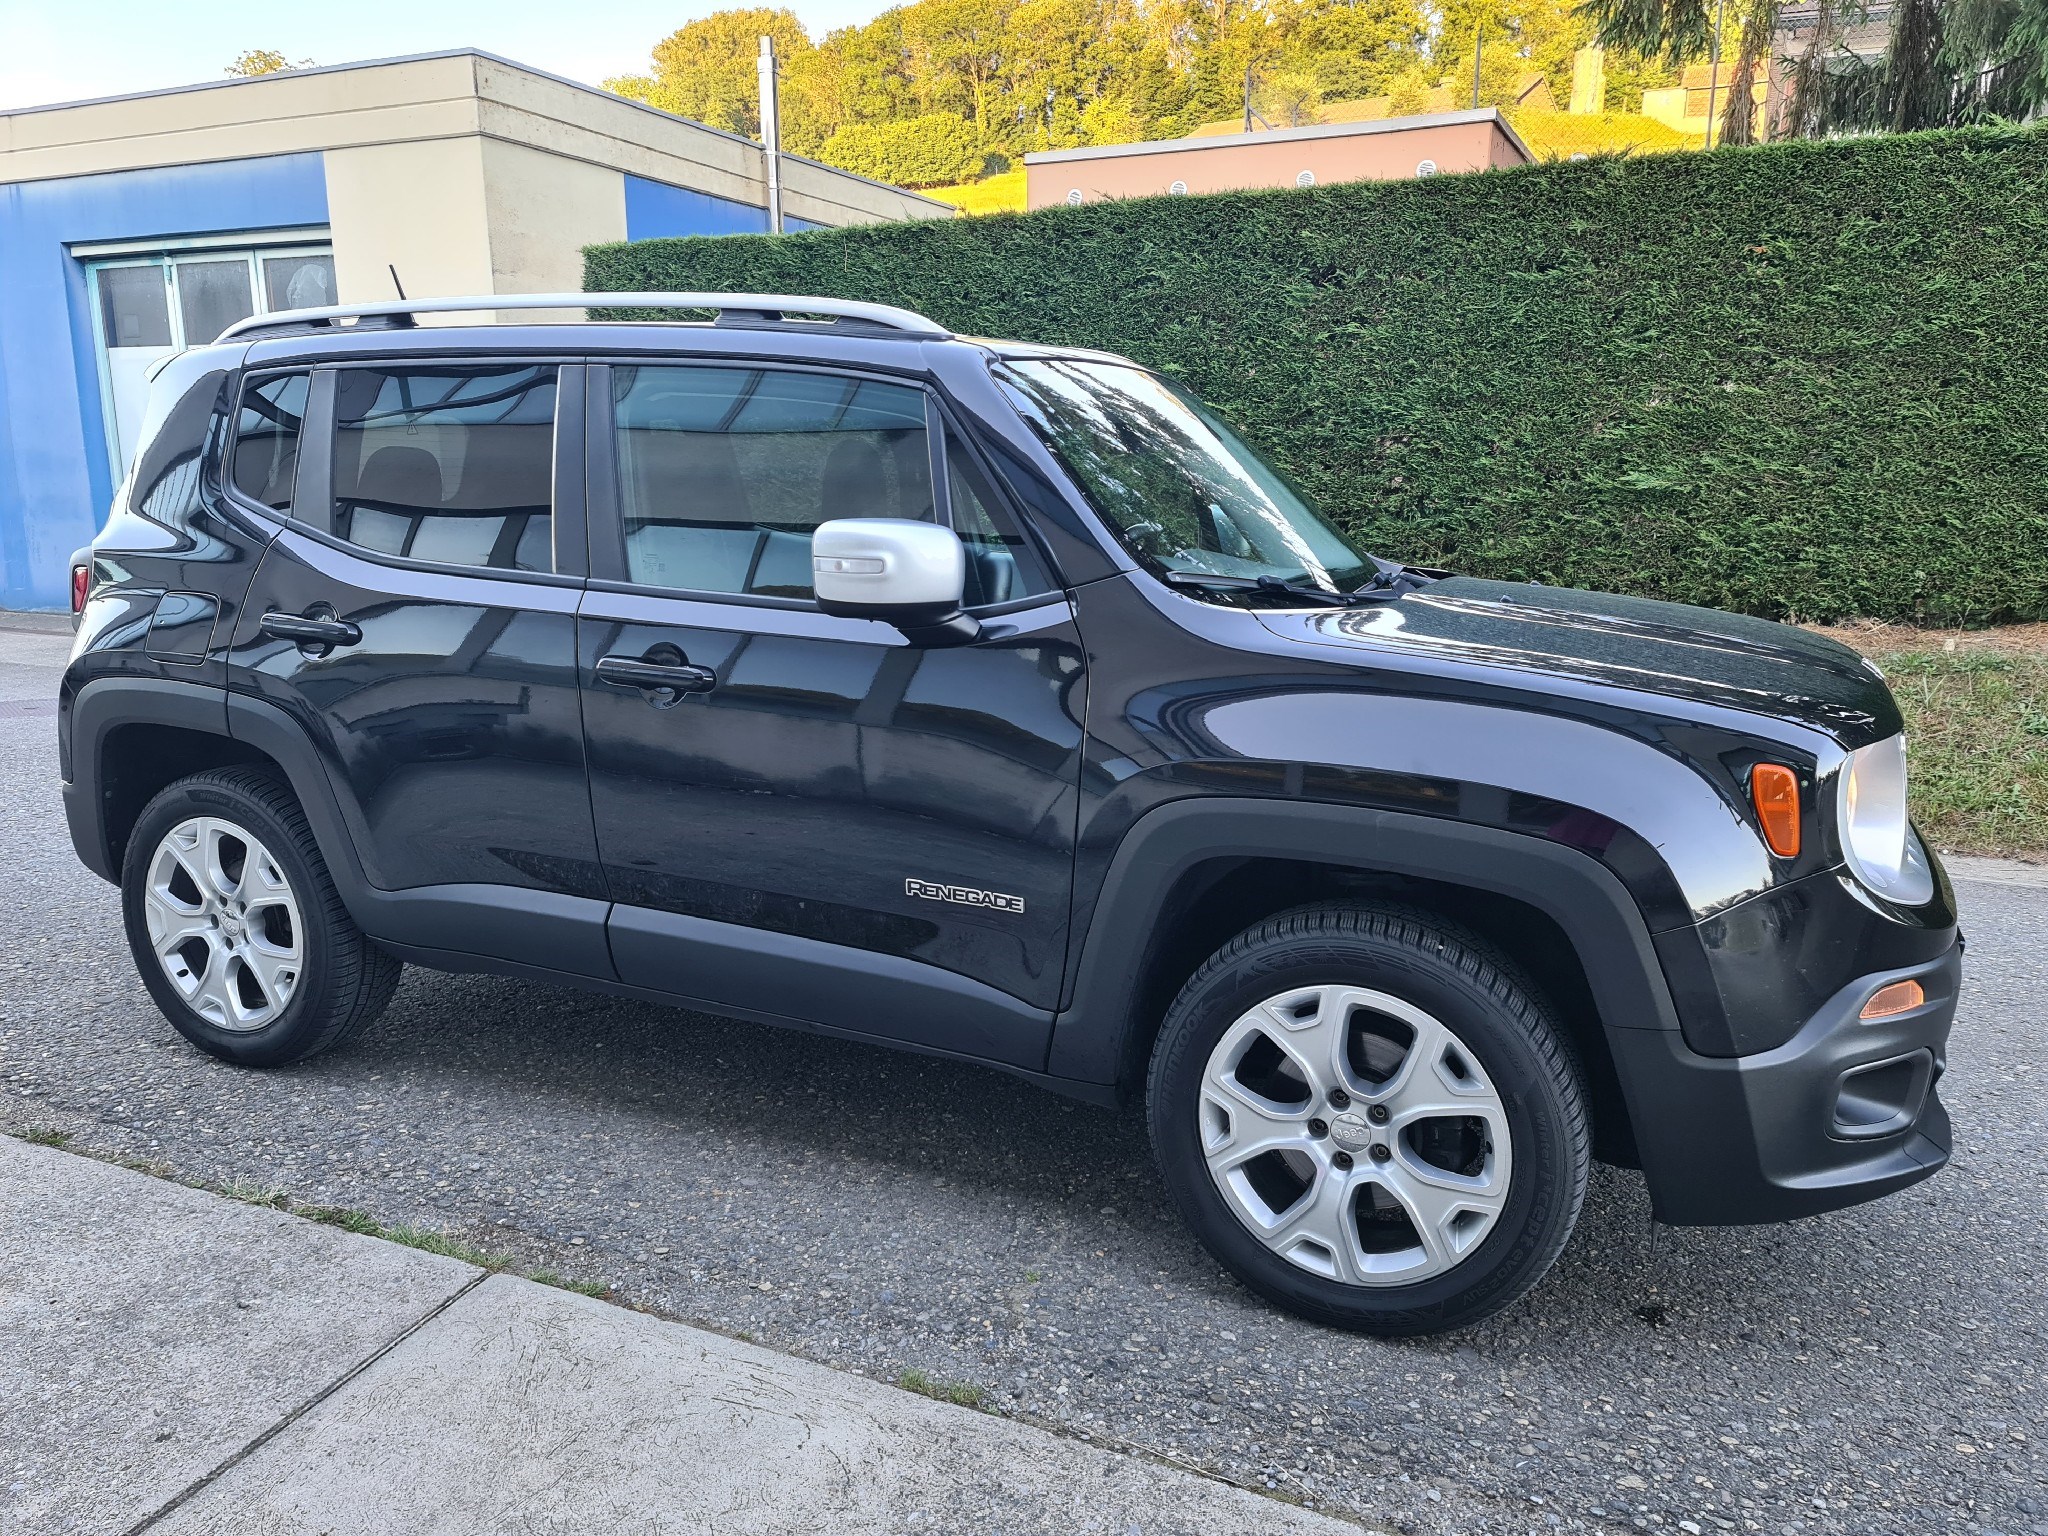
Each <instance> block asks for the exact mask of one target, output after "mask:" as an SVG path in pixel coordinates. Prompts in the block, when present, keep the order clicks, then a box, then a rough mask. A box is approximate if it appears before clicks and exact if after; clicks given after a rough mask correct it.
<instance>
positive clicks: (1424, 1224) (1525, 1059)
mask: <svg viewBox="0 0 2048 1536" xmlns="http://www.w3.org/2000/svg"><path fill="white" fill-rule="evenodd" d="M1585 1102H1586V1094H1585V1087H1584V1084H1583V1081H1582V1079H1581V1075H1580V1072H1579V1069H1578V1067H1577V1064H1576V1063H1575V1061H1574V1060H1573V1058H1572V1055H1571V1053H1570V1051H1569V1049H1568V1048H1567V1046H1566V1044H1565V1040H1564V1035H1563V1032H1562V1031H1561V1030H1560V1029H1559V1027H1558V1026H1557V1024H1556V1022H1555V1021H1554V1020H1553V1018H1552V1017H1551V1015H1550V1014H1549V1012H1548V1011H1547V1009H1546V1007H1545V1005H1544V1004H1543V1003H1542V1002H1541V1001H1539V998H1538V995H1537V994H1536V992H1535V991H1534V990H1533V989H1532V988H1531V987H1530V986H1529V985H1528V983H1527V982H1526V981H1524V980H1523V979H1522V978H1521V977H1520V976H1519V974H1518V973H1517V972H1516V970H1515V969H1514V967H1513V966H1512V965H1511V963H1510V962H1509V961H1508V960H1507V959H1506V958H1505V957H1504V956H1502V955H1501V954H1500V953H1499V952H1498V951H1496V950H1495V949H1493V948H1492V947H1491V946H1490V945H1488V944H1487V943H1485V941H1483V940H1481V939H1480V938H1478V937H1477V936H1475V935H1473V934H1471V933H1468V932H1466V931H1465V930H1462V929H1460V928H1458V927H1456V926H1455V925H1453V924H1450V923H1447V922H1444V921H1442V920H1441V919H1439V918H1437V917H1436V916H1435V915H1434V914H1429V913H1424V912H1420V911H1416V910H1412V909H1408V908H1403V907H1398V906H1392V905H1385V906H1382V905H1365V904H1352V903H1344V904H1329V905H1320V906H1311V907H1302V908H1299V909H1297V910H1295V911H1292V912H1285V913H1282V914H1280V915H1279V916H1277V917H1274V918H1270V919H1268V920H1267V921H1265V922H1262V923H1260V924H1258V925H1257V926H1256V927H1253V928H1251V929H1248V930H1247V931H1245V932H1244V933H1242V934H1240V935H1238V937H1237V938H1235V939H1233V940H1232V941H1231V942H1230V943H1229V944H1227V945H1225V946H1224V948H1223V949H1221V950H1219V951H1218V952H1217V953H1216V954H1215V955H1213V956H1211V957H1210V958H1209V960H1208V961H1206V962H1205V963H1204V964H1203V965H1202V966H1201V968H1200V969H1199V970H1197V971H1196V972H1195V973H1194V975H1193V976H1191V977H1190V978H1189V979H1188V981H1187V984H1186V985H1185V986H1183V987H1182V988H1181V991H1180V994H1179V996H1178V997H1176V998H1175V1000H1174V1002H1173V1005H1172V1007H1171V1008H1169V1009H1168V1011H1167V1014H1166V1018H1165V1021H1164V1022H1163V1024H1162V1025H1161V1027H1160V1032H1159V1038H1158V1040H1157V1042H1156V1044H1155V1046H1154V1048H1153V1053H1152V1064H1151V1071H1150V1074H1149V1080H1148V1084H1147V1115H1148V1118H1149V1121H1150V1124H1151V1131H1152V1144H1153V1148H1154V1150H1155V1151H1156V1153H1157V1155H1158V1158H1159V1163H1160V1167H1161V1169H1162V1171H1163V1172H1164V1174H1165V1178H1166V1183H1167V1187H1168V1189H1169V1190H1170V1191H1171V1193H1172V1196H1173V1199H1174V1202H1175V1204H1176V1205H1178V1206H1179V1208H1180V1211H1181V1214H1182V1215H1183V1216H1184V1217H1185V1218H1186V1220H1187V1222H1188V1224H1189V1226H1191V1227H1192V1228H1193V1229H1194V1231H1195V1235H1196V1236H1197V1237H1198V1238H1200V1240H1201V1242H1202V1244H1203V1246H1204V1247H1206V1248H1207V1249H1208V1250H1209V1251H1210V1253H1211V1254H1213V1255H1214V1256H1215V1257H1216V1258H1217V1259H1218V1260H1219V1261H1220V1262H1221V1263H1222V1264H1223V1266H1224V1267H1225V1268H1226V1269H1228V1270H1229V1271H1230V1272H1231V1273H1232V1274H1234V1275H1235V1276H1237V1278H1238V1279H1239V1280H1241V1281H1243V1282H1244V1283H1245V1284H1246V1285H1247V1286H1249V1287H1250V1288H1251V1289H1252V1290H1254V1291H1256V1292H1258V1293H1259V1294H1260V1295H1261V1296H1263V1297H1265V1298H1267V1299H1268V1300H1269V1301H1272V1302H1274V1303H1276V1304H1277V1305H1279V1306H1281V1307H1284V1308H1286V1309H1287V1310H1288V1311H1290V1312H1295V1313H1298V1314H1299V1315H1301V1316H1302V1317H1305V1318H1308V1319H1310V1320H1312V1321H1314V1322H1318V1323H1323V1324H1326V1325H1329V1326H1331V1327H1336V1328H1344V1329H1350V1330H1353V1331H1356V1332H1361V1333H1374V1334H1383V1335H1390V1336H1398V1335H1412V1334H1424V1333H1437V1332H1442V1331H1445V1330H1448V1329H1453V1328H1464V1327H1469V1326H1471V1325H1472V1324H1474V1323H1477V1322H1480V1321H1481V1320H1483V1319H1485V1318H1487V1317H1490V1316H1492V1315H1493V1314H1494V1313H1496V1312H1499V1311H1500V1310H1501V1309H1502V1308H1504V1307H1506V1306H1508V1305H1509V1304H1510V1303H1512V1302H1514V1301H1515V1300H1516V1299H1517V1298H1519V1297H1521V1296H1522V1295H1524V1294H1525V1293H1526V1292H1527V1291H1528V1290H1529V1289H1530V1288H1531V1287H1532V1286H1534V1285H1535V1284H1536V1282H1537V1281H1539V1280H1540V1279H1542V1278H1543V1276H1544V1274H1545V1273H1546V1272H1547V1271H1548V1270H1549V1268H1550V1266H1551V1265H1552V1264H1553V1263H1554V1262H1555V1261H1556V1259H1557V1256H1558V1254H1559V1253H1560V1252H1562V1251H1563V1249H1564V1245H1565V1242H1566V1240H1567V1239H1568V1238H1569V1237H1570V1236H1571V1231H1572V1226H1573V1224H1574V1223H1575V1222H1576V1221H1577V1220H1578V1214H1579V1206H1580V1204H1581V1202H1582V1201H1583V1200H1584V1198H1585V1192H1586V1175H1587V1168H1588V1164H1589V1162H1590V1160H1591V1152H1590V1140H1589V1136H1588V1129H1587V1122H1586V1110H1585Z"/></svg>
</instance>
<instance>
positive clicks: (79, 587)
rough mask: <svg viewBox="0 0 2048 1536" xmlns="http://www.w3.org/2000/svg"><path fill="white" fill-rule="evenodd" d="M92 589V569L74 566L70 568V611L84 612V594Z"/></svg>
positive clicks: (86, 566) (84, 566)
mask: <svg viewBox="0 0 2048 1536" xmlns="http://www.w3.org/2000/svg"><path fill="white" fill-rule="evenodd" d="M91 589H92V567H91V566H89V565H74V566H73V567H71V611H72V612H73V613H83V612H85V594H86V593H87V592H88V591H90V590H91Z"/></svg>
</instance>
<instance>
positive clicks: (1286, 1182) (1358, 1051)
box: [1197, 985, 1513, 1286]
mask: <svg viewBox="0 0 2048 1536" xmlns="http://www.w3.org/2000/svg"><path fill="white" fill-rule="evenodd" d="M1197 1112H1198V1114H1199V1115H1200V1117H1201V1145H1202V1152H1203V1156H1204V1158H1205V1159H1206V1160H1207V1162H1208V1166H1209V1173H1210V1176H1211V1178H1212V1179H1213V1180H1214V1181H1215V1185H1216V1188H1217V1190H1218V1191H1219V1192H1220V1193H1221V1194H1222V1196H1223V1199H1224V1201H1225V1203H1226V1204H1228V1205H1229V1206H1230V1208H1231V1210H1232V1212H1233V1213H1234V1214H1235V1215H1236V1216H1237V1218H1238V1220H1239V1221H1241V1222H1243V1223H1244V1225H1245V1226H1246V1227H1247V1228H1249V1229H1250V1231H1251V1232H1252V1234H1253V1235H1254V1236H1255V1237H1257V1238H1258V1239H1259V1240H1260V1241H1261V1242H1263V1243H1264V1244H1265V1245H1266V1246H1267V1247H1268V1248H1270V1249H1271V1250H1272V1251H1273V1252H1274V1253H1276V1254H1278V1255H1280V1256H1281V1257H1283V1258H1285V1259H1286V1260H1288V1261H1289V1262H1290V1263H1292V1264H1295V1265H1297V1266H1299V1267H1300V1268H1302V1269H1304V1270H1307V1271H1308V1272H1310V1273H1312V1274H1316V1275H1320V1276H1322V1277H1324V1278H1325V1279H1330V1280H1336V1281H1340V1282H1343V1283H1346V1284H1350V1285H1362V1286H1387V1285H1409V1284H1413V1283H1415V1282H1417V1281H1421V1280H1427V1279H1430V1278H1431V1277H1433V1276H1435V1275H1439V1274H1442V1273H1443V1272H1444V1271H1446V1270H1449V1269H1451V1268H1453V1267H1454V1266H1456V1265H1457V1264H1459V1263H1461V1262H1462V1261H1463V1260H1464V1259H1466V1258H1467V1257H1469V1256H1470V1255H1471V1254H1472V1253H1473V1252H1474V1251H1475V1250H1476V1249H1477V1248H1478V1246H1479V1244H1480V1243H1481V1241H1483V1240H1484V1238H1485V1237H1486V1234H1487V1233H1488V1232H1489V1231H1491V1230H1492V1228H1493V1226H1494V1223H1495V1222H1496V1221H1498V1220H1499V1218H1500V1214H1501V1211H1502V1209H1503V1208H1504V1206H1505V1203H1506V1200H1507V1194H1508V1186H1509V1181H1510V1179H1511V1178H1512V1176H1513V1160H1512V1149H1511V1145H1510V1137H1509V1131H1508V1121H1507V1110H1506V1107H1505V1106H1504V1105H1503V1103H1502V1102H1501V1096H1500V1093H1499V1091H1498V1090H1497V1089H1496V1088H1495V1087H1494V1085H1493V1083H1492V1081H1491V1079H1489V1078H1488V1077H1487V1075H1486V1071H1485V1069H1484V1068H1483V1067H1481V1066H1480V1064H1479V1061H1478V1058H1477V1057H1476V1056H1474V1055H1473V1053H1472V1051H1471V1050H1470V1049H1469V1048H1468V1047H1467V1046H1466V1045H1465V1043H1464V1042H1463V1041H1462V1040H1460V1039H1459V1038H1458V1036H1457V1034H1456V1033H1455V1032H1454V1031H1453V1030H1452V1029H1451V1028H1450V1027H1449V1026H1447V1025H1446V1024H1444V1023H1443V1022H1442V1021H1441V1020H1440V1019H1437V1018H1436V1017H1434V1016H1433V1015H1431V1014H1429V1013H1427V1012H1425V1011H1424V1010H1423V1009H1421V1008H1418V1007H1416V1006H1415V1005H1413V1004H1412V1003H1409V1002H1406V1001H1404V1000H1403V999H1401V998H1398V997H1394V996H1392V995H1390V994H1388V993H1385V992H1378V991H1373V990H1371V989H1369V988H1365V987H1356V986H1346V985H1328V986H1312V987H1299V988H1295V989H1293V990H1291V991H1287V992H1283V993H1280V994H1278V995H1276V996H1273V997H1269V998H1267V999H1265V1000H1264V1001H1263V1002H1260V1003H1258V1004H1257V1005H1256V1006H1254V1007H1252V1008H1251V1009H1249V1010H1247V1011H1246V1012H1245V1013H1243V1014H1242V1015H1240V1016H1239V1018H1238V1019H1237V1020H1236V1022H1234V1023H1233V1024H1232V1025H1231V1026H1230V1028H1229V1029H1227V1030H1225V1031H1224V1033H1223V1037H1222V1038H1221V1039H1220V1040H1219V1041H1217V1043H1216V1047H1215V1049H1214V1050H1212V1051H1211V1052H1210V1054H1209V1060H1208V1063H1207V1065H1206V1067H1205V1068H1204V1070H1203V1074H1202V1086H1201V1104H1200V1106H1199V1109H1198V1111H1197Z"/></svg>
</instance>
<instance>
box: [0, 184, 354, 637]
mask: <svg viewBox="0 0 2048 1536" xmlns="http://www.w3.org/2000/svg"><path fill="white" fill-rule="evenodd" d="M326 222H327V181H326V176H325V174H324V171H323V169H322V165H321V158H320V156H319V155H317V154H306V155H278V156H273V157H270V158H267V159H261V160H232V161H225V162H222V163H220V164H217V165H190V166H175V167H170V168H167V169H163V170H149V171H119V172H114V173H111V174H109V175H104V176H77V177H70V178H64V179H59V180H54V181H30V182H18V183H10V184H7V185H0V608H61V607H66V606H68V605H69V603H70V594H69V590H68V589H69V574H68V572H67V570H66V562H67V561H68V559H69V558H70V555H71V552H72V551H73V550H74V549H76V548H78V546H79V545H81V544H84V543H87V542H88V541H90V540H91V538H92V536H93V534H94V533H96V532H97V531H98V529H99V526H100V524H101V523H102V522H103V521H104V520H105V518H106V514H107V507H108V505H109V503H111V501H112V500H113V495H114V486H113V477H112V475H111V474H110V472H109V471H108V468H107V448H106V441H107V439H106V427H105V423H104V422H103V420H102V419H101V411H100V382H99V365H98V363H97V361H96V360H95V359H96V353H95V348H94V344H93V335H92V311H91V308H90V306H89V305H88V303H87V300H86V291H85V269H84V267H83V265H82V264H81V263H80V262H78V261H77V260H76V259H74V258H73V257H72V256H71V254H70V253H69V252H68V251H67V250H66V249H65V246H66V244H67V243H86V242H96V241H102V240H155V239H166V240H168V239H177V238H180V237H182V236H186V235H207V234H217V233H229V232H235V231H241V230H259V229H285V228H291V227H293V226H296V225H302V224H325V223H326Z"/></svg>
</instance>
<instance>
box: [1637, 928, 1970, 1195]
mask: <svg viewBox="0 0 2048 1536" xmlns="http://www.w3.org/2000/svg"><path fill="white" fill-rule="evenodd" d="M1961 978H1962V945H1961V943H1960V941H1958V942H1957V943H1954V944H1952V945H1950V946H1949V948H1948V949H1947V950H1946V951H1944V952H1943V953H1942V954H1941V955H1940V956H1939V957H1937V958H1936V959H1934V960H1931V961H1923V962H1921V963H1919V964H1916V965H1912V966H1908V967H1906V968H1903V969H1900V970H1891V971H1882V972H1876V973H1872V974H1870V975H1865V976H1859V977H1857V978H1856V979H1855V980H1854V981H1852V982H1850V983H1849V984H1848V985H1846V986H1844V987H1842V988H1840V989H1839V990H1838V991H1836V992H1835V993H1834V994H1833V995H1832V996H1831V997H1830V998H1829V999H1828V1000H1827V1001H1826V1003H1824V1004H1823V1005H1822V1006H1821V1007H1820V1008H1819V1009H1818V1010H1817V1011H1815V1012H1814V1013H1813V1014H1812V1015H1810V1016H1809V1017H1808V1018H1807V1020H1806V1022H1805V1023H1804V1025H1802V1026H1801V1027H1800V1029H1799V1030H1798V1032H1797V1033H1795V1034H1794V1035H1793V1036H1792V1038H1791V1039H1790V1040H1788V1041H1786V1042H1785V1043H1784V1044H1783V1045H1781V1046H1778V1047H1777V1048H1775V1049H1773V1050H1768V1051H1760V1052H1757V1053H1755V1054H1752V1055H1747V1056H1701V1055H1698V1054H1696V1053H1695V1052H1693V1051H1692V1049H1691V1048H1690V1047H1689V1046H1688V1045H1687V1044H1686V1042H1685V1039H1684V1037H1683V1036H1682V1035H1680V1034H1679V1033H1678V1032H1676V1031H1671V1030H1614V1031H1612V1032H1610V1034H1609V1036H1608V1039H1609V1041H1610V1042H1611V1043H1612V1045H1613V1048H1614V1053H1615V1068H1616V1070H1617V1071H1618V1073H1619V1074H1620V1077H1621V1084H1622V1089H1623V1092H1624V1094H1625V1095H1626V1096H1627V1099H1628V1103H1629V1111H1630V1119H1631V1122H1632V1124H1633V1126H1634V1130H1635V1136H1636V1148H1637V1151H1638V1153H1639V1154H1640V1156H1641V1160H1642V1165H1643V1171H1644V1174H1645V1176H1646V1177H1647V1179H1648V1180H1649V1185H1650V1202H1651V1205H1652V1207H1653V1209H1654V1210H1655V1212H1656V1216H1657V1219H1658V1220H1659V1221H1664V1222H1669V1223H1671V1224H1673V1225H1677V1226H1734V1225H1741V1224H1744V1223H1749V1222H1760V1221H1785V1220H1788V1219H1790V1218H1793V1217H1797V1216H1811V1215H1815V1214H1817V1213H1819V1212H1821V1211H1832V1210H1837V1209H1839V1208H1841V1207H1842V1206H1845V1205H1855V1204H1857V1203H1858V1202H1860V1201H1864V1200H1874V1199H1876V1198H1877V1197H1878V1196H1880V1195H1888V1194H1890V1193H1892V1192H1893V1191H1894V1190H1898V1189H1904V1188H1905V1187H1906V1186H1907V1185H1909V1184H1916V1183H1918V1182H1919V1181H1920V1180H1922V1179H1924V1178H1926V1177H1928V1176H1929V1175H1930V1174H1932V1173H1934V1172H1936V1171H1937V1170H1938V1169H1940V1168H1941V1167H1942V1165H1943V1164H1945V1163H1946V1162H1947V1161H1948V1157H1949V1124H1948V1113H1947V1111H1946V1110H1944V1109H1943V1108H1942V1105H1941V1100H1940V1098H1939V1097H1938V1096H1937V1094H1936V1092H1935V1084H1936V1083H1937V1082H1938V1081H1939V1080H1940V1077H1941V1074H1942V1070H1943V1068H1944V1067H1945V1065H1946V1056H1947V1050H1948V1032H1949V1025H1950V1023H1951V1022H1952V1021H1953V1019H1954V1017H1955V1010H1956V991H1957V987H1958V985H1959V984H1960V982H1961ZM1907 979H1913V980H1917V981H1918V982H1919V983H1920V984H1921V987H1922V988H1923V990H1924V991H1925V993H1926V1001H1925V1002H1923V1003H1922V1004H1921V1005H1920V1006H1919V1007H1917V1008H1914V1009H1912V1010H1910V1011H1908V1012H1905V1013H1900V1014H1894V1015H1892V1016H1891V1017H1888V1018H1882V1019H1871V1020H1865V1019H1861V1018H1859V1017H1858V1014H1859V1013H1860V1012H1861V1010H1862V1008H1863V1005H1864V1003H1866V1002H1867V1001H1868V1000H1869V999H1870V996H1871V994H1873V993H1874V992H1876V991H1877V990H1878V988H1880V987H1883V986H1886V985H1888V984H1890V983H1891V982H1894V981H1903V980H1907Z"/></svg>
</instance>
